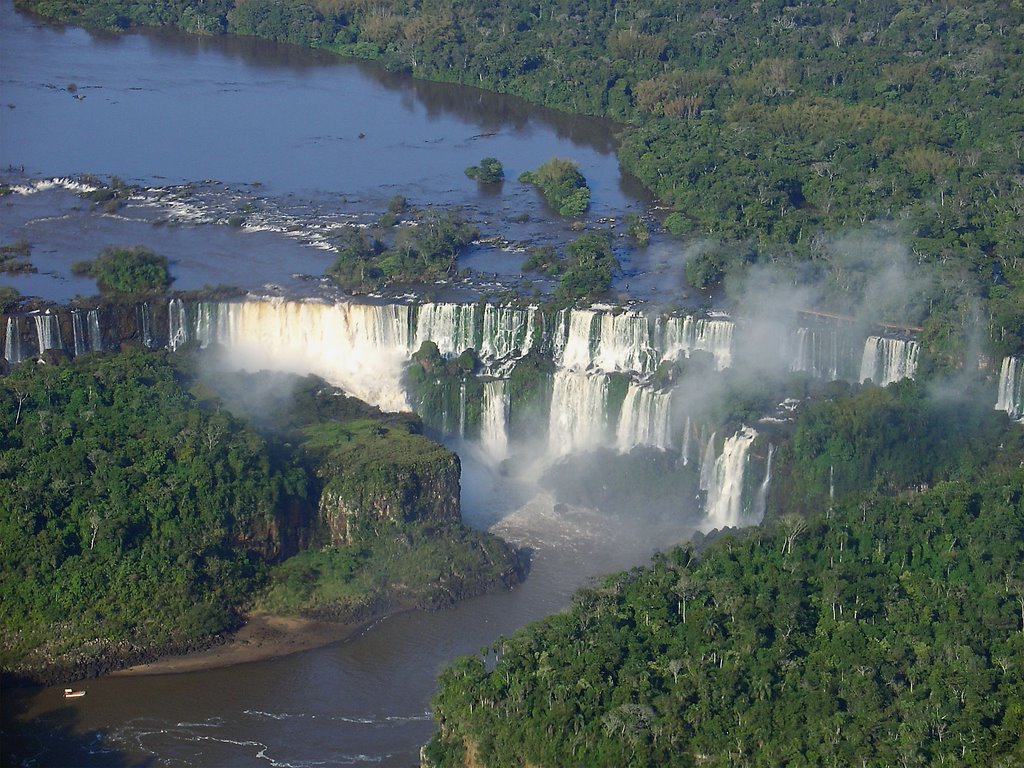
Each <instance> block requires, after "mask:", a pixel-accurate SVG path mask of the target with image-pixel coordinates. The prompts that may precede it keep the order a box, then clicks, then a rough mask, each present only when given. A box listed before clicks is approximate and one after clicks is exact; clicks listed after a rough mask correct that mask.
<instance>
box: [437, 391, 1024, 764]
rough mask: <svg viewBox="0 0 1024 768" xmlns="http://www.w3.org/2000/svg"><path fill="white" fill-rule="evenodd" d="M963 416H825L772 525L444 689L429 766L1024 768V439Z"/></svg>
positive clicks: (609, 594) (625, 582) (631, 581)
mask: <svg viewBox="0 0 1024 768" xmlns="http://www.w3.org/2000/svg"><path fill="white" fill-rule="evenodd" d="M945 409H946V406H944V405H943V404H941V403H935V402H932V401H930V400H928V399H927V398H925V397H924V396H923V390H922V388H921V386H920V385H918V384H913V383H906V384H904V385H901V386H900V387H891V388H889V389H886V390H882V389H879V388H876V387H868V388H866V389H865V390H864V391H862V392H858V393H850V392H835V393H833V394H832V396H830V397H827V398H825V400H823V401H822V402H821V403H819V404H818V405H816V406H814V407H813V408H811V409H809V410H808V411H807V412H806V413H805V414H804V415H803V416H802V417H801V418H800V419H799V423H798V425H797V429H796V432H795V435H794V438H793V440H792V442H791V443H790V444H789V445H788V446H787V447H786V449H785V450H780V451H779V453H778V454H777V456H778V461H779V464H780V465H782V466H781V468H780V474H781V475H782V477H783V482H782V483H781V484H780V486H779V488H780V489H781V494H780V495H781V496H784V497H785V503H786V506H784V507H777V508H776V515H775V517H773V518H772V519H771V520H769V521H768V522H766V523H765V524H764V525H762V526H759V527H756V528H751V529H746V530H744V531H733V532H729V533H726V534H724V535H719V536H717V537H715V538H714V540H713V541H711V542H710V543H707V544H706V545H703V546H700V547H698V548H697V549H696V550H695V548H694V547H693V546H692V545H686V546H684V547H679V548H675V549H673V550H671V551H669V552H667V553H664V554H660V555H658V556H656V557H655V559H654V563H653V565H652V566H650V567H646V568H637V569H635V570H633V571H630V572H628V573H623V574H618V575H614V576H611V577H609V578H608V579H606V580H605V581H604V582H603V583H600V584H599V585H597V586H595V587H593V588H587V589H584V590H582V591H580V592H579V593H578V594H577V595H576V597H575V599H574V601H573V604H572V606H571V607H570V608H569V609H568V610H567V611H565V612H563V613H560V614H557V615H555V616H552V617H549V618H547V619H544V620H542V621H541V622H538V623H536V624H534V625H531V626H529V627H527V628H525V629H523V630H521V631H519V632H517V633H515V634H514V635H512V636H511V637H508V638H500V639H498V640H497V641H496V642H495V643H494V644H493V646H491V647H489V648H484V649H482V650H481V652H480V654H479V655H475V656H469V657H464V658H462V659H460V660H458V661H457V662H456V663H454V664H453V665H452V666H450V667H449V668H448V669H447V670H445V672H444V673H443V674H442V677H441V688H440V691H439V693H438V694H437V695H436V697H435V700H434V712H435V717H436V718H437V719H438V721H439V724H440V732H439V734H438V735H436V736H435V738H434V739H433V741H432V742H431V744H430V745H429V747H428V748H427V755H428V757H429V763H428V764H430V765H433V766H463V765H477V766H504V765H522V764H533V765H543V766H547V767H548V768H550V767H552V766H560V765H565V766H570V765H573V766H577V765H586V766H621V765H631V766H668V765H678V766H688V765H704V766H717V765H722V766H725V765H763V766H773V765H792V766H827V765H835V766H847V765H861V764H864V765H878V766H886V765H888V766H908V765H985V766H1007V767H1008V766H1013V765H1019V764H1021V761H1024V739H1022V736H1021V734H1022V733H1024V707H1022V704H1021V702H1024V666H1022V659H1024V578H1022V577H1024V572H1022V567H1024V565H1022V564H1024V470H1022V469H1021V467H1022V466H1024V464H1022V460H1024V431H1022V430H1021V429H1020V428H1019V426H1017V425H1015V424H1012V423H1010V422H1008V421H1007V420H1006V419H1005V418H1003V417H1001V416H999V417H995V416H994V415H992V414H988V413H982V411H981V409H977V410H976V412H975V413H966V414H964V417H965V418H964V420H963V421H960V420H957V419H949V418H947V417H948V415H949V414H948V412H947V413H944V411H945ZM896 414H901V415H900V416H899V417H897V416H896ZM911 422H912V424H911ZM914 427H917V428H920V429H922V432H921V433H920V434H921V438H922V439H921V442H919V443H915V444H913V445H910V444H908V441H907V440H906V435H907V434H908V433H907V431H906V430H908V429H913V428H914ZM985 440H988V441H991V442H989V443H987V444H986V443H985ZM820 441H828V443H829V444H828V445H821V444H816V443H818V442H820ZM908 446H909V447H908ZM844 460H845V461H846V462H849V461H860V462H862V463H863V466H860V467H858V471H857V473H856V478H857V479H858V481H859V486H858V487H857V488H853V487H852V486H851V485H850V484H849V483H847V487H846V488H845V489H844V490H842V491H837V492H836V493H835V495H834V497H833V498H830V496H829V494H828V484H829V478H828V474H827V469H826V472H825V473H824V476H822V473H821V472H818V473H815V472H811V471H808V470H809V469H810V467H809V465H810V464H813V463H815V462H816V463H818V464H821V463H824V464H825V466H826V467H827V466H828V464H829V463H830V462H835V465H836V466H837V467H838V468H840V470H841V471H842V472H843V474H842V476H843V477H844V478H846V477H847V475H846V474H845V469H846V464H843V463H842V462H844ZM787 478H788V480H787ZM793 478H799V479H800V482H795V481H793ZM820 489H824V491H825V492H824V494H821V493H819V490H820ZM801 494H803V495H802V496H801Z"/></svg>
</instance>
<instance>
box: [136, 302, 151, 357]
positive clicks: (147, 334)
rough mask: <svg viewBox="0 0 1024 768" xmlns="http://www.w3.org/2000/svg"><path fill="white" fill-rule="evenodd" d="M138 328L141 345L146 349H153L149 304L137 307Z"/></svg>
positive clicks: (143, 303)
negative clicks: (140, 335)
mask: <svg viewBox="0 0 1024 768" xmlns="http://www.w3.org/2000/svg"><path fill="white" fill-rule="evenodd" d="M139 328H141V329H142V345H143V346H144V347H145V348H146V349H152V348H153V346H154V345H153V319H152V317H151V316H150V310H149V302H147V301H144V302H142V304H140V305H139Z"/></svg>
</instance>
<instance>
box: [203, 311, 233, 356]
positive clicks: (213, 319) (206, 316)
mask: <svg viewBox="0 0 1024 768" xmlns="http://www.w3.org/2000/svg"><path fill="white" fill-rule="evenodd" d="M230 309H231V304H229V303H224V302H209V301H201V302H199V304H198V305H197V306H196V329H195V338H196V341H198V342H199V346H200V347H202V348H203V349H206V348H207V347H208V346H210V345H211V344H217V343H219V342H220V339H221V328H223V327H225V326H226V325H227V324H228V323H229V322H230V319H229V314H230Z"/></svg>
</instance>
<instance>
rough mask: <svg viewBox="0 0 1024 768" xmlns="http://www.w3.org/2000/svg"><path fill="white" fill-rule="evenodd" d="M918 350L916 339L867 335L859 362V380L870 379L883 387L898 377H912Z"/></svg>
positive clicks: (914, 371)
mask: <svg viewBox="0 0 1024 768" xmlns="http://www.w3.org/2000/svg"><path fill="white" fill-rule="evenodd" d="M919 350H920V347H919V345H918V343H917V342H916V341H905V340H903V339H889V338H886V337H884V336H868V338H867V339H866V340H865V341H864V355H863V356H862V357H861V362H860V380H861V381H862V382H864V381H867V380H868V379H871V380H872V381H873V382H875V384H877V385H878V386H880V387H884V386H886V385H887V384H892V383H893V382H894V381H899V380H900V379H912V378H914V374H915V373H916V372H917V355H918V351H919Z"/></svg>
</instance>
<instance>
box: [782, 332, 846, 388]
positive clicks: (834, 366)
mask: <svg viewBox="0 0 1024 768" xmlns="http://www.w3.org/2000/svg"><path fill="white" fill-rule="evenodd" d="M792 344H793V353H792V356H791V360H790V364H789V369H790V370H791V371H805V372H806V373H809V374H810V375H811V376H813V377H814V378H816V379H825V380H827V381H835V380H836V379H845V378H847V377H852V376H853V375H854V374H855V373H856V370H852V371H851V370H850V369H851V367H852V366H853V365H854V364H855V363H856V358H855V357H854V354H855V353H853V352H852V350H850V349H849V346H850V344H849V341H848V340H847V339H846V337H844V336H843V335H842V333H841V332H840V331H838V330H836V329H832V328H797V329H796V331H794V332H793V336H792Z"/></svg>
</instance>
